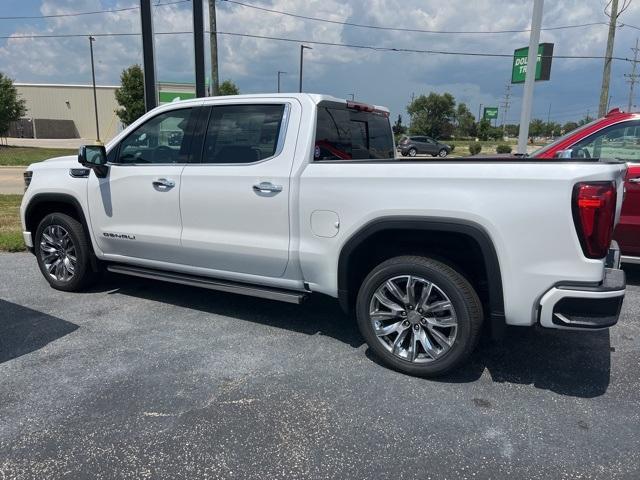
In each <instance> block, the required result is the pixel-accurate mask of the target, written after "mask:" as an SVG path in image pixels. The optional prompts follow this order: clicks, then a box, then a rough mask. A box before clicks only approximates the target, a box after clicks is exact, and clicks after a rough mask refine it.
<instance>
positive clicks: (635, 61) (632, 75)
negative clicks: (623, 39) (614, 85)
mask: <svg viewBox="0 0 640 480" xmlns="http://www.w3.org/2000/svg"><path fill="white" fill-rule="evenodd" d="M631 51H632V52H633V63H632V67H631V73H630V74H627V73H625V74H624V76H625V77H627V78H628V80H627V82H628V83H629V104H628V105H627V112H630V111H631V108H632V107H633V87H634V86H635V84H636V83H638V77H640V75H638V74H637V73H636V65H637V64H638V51H640V50H639V49H638V39H637V38H636V46H635V48H632V49H631Z"/></svg>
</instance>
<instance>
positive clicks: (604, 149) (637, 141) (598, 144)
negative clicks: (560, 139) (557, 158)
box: [571, 122, 640, 162]
mask: <svg viewBox="0 0 640 480" xmlns="http://www.w3.org/2000/svg"><path fill="white" fill-rule="evenodd" d="M571 149H572V152H571V156H572V157H574V158H619V159H621V160H630V161H636V162H637V161H639V160H640V122H624V123H622V124H619V125H612V126H610V127H607V128H605V129H603V130H601V131H599V132H596V133H594V134H593V135H590V136H589V137H587V138H585V139H583V140H581V141H579V142H577V143H576V144H574V145H573V146H572V147H571Z"/></svg>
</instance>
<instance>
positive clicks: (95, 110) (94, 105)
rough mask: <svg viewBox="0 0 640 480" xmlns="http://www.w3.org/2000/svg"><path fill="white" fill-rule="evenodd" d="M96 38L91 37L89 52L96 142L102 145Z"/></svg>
mask: <svg viewBox="0 0 640 480" xmlns="http://www.w3.org/2000/svg"><path fill="white" fill-rule="evenodd" d="M95 41H96V39H95V37H92V36H91V35H89V51H90V52H91V78H92V79H93V110H94V112H95V114H96V141H97V142H98V143H100V125H99V123H98V96H97V95H96V71H95V68H94V65H93V42H95Z"/></svg>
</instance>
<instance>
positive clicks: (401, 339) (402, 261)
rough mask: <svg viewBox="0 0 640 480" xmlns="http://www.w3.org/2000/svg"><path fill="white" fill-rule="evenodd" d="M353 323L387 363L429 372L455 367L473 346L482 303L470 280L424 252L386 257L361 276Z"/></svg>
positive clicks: (403, 369) (415, 372)
mask: <svg viewBox="0 0 640 480" xmlns="http://www.w3.org/2000/svg"><path fill="white" fill-rule="evenodd" d="M356 315H357V321H358V327H359V329H360V332H361V333H362V335H363V336H364V338H365V340H366V341H367V344H368V345H369V347H371V349H372V350H373V351H374V352H375V354H376V355H377V356H378V357H379V358H380V359H381V360H382V361H383V363H385V364H386V365H387V366H389V367H391V368H394V369H396V370H399V371H401V372H404V373H408V374H410V375H416V376H421V377H434V376H437V375H442V374H444V373H447V372H449V371H451V370H452V369H454V368H455V367H456V366H458V365H459V364H460V363H462V362H464V361H465V360H466V359H467V358H468V357H469V355H470V354H471V352H472V351H473V350H474V348H475V346H476V344H477V342H478V338H479V335H480V328H481V325H482V320H483V318H482V317H483V315H482V305H481V303H480V300H479V298H478V295H477V294H476V292H475V290H474V289H473V287H472V286H471V284H470V283H469V282H468V281H467V280H466V279H465V278H464V277H463V276H462V275H460V274H459V273H458V272H456V271H455V270H454V269H452V268H451V267H449V266H448V265H445V264H444V263H441V262H438V261H436V260H433V259H430V258H426V257H416V256H402V257H396V258H392V259H390V260H387V261H385V262H383V263H381V264H380V265H378V266H377V267H376V268H374V269H373V271H372V272H371V273H370V274H369V275H368V276H367V278H366V279H365V280H364V282H363V284H362V287H361V288H360V291H359V293H358V300H357V305H356Z"/></svg>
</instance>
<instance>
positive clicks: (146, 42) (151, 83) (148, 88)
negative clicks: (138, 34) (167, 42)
mask: <svg viewBox="0 0 640 480" xmlns="http://www.w3.org/2000/svg"><path fill="white" fill-rule="evenodd" d="M140 25H141V28H142V68H143V71H144V107H145V110H146V111H147V112H148V111H149V110H152V109H154V108H155V107H156V106H157V105H158V95H157V94H156V62H155V59H154V51H153V16H152V14H151V0H140Z"/></svg>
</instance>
